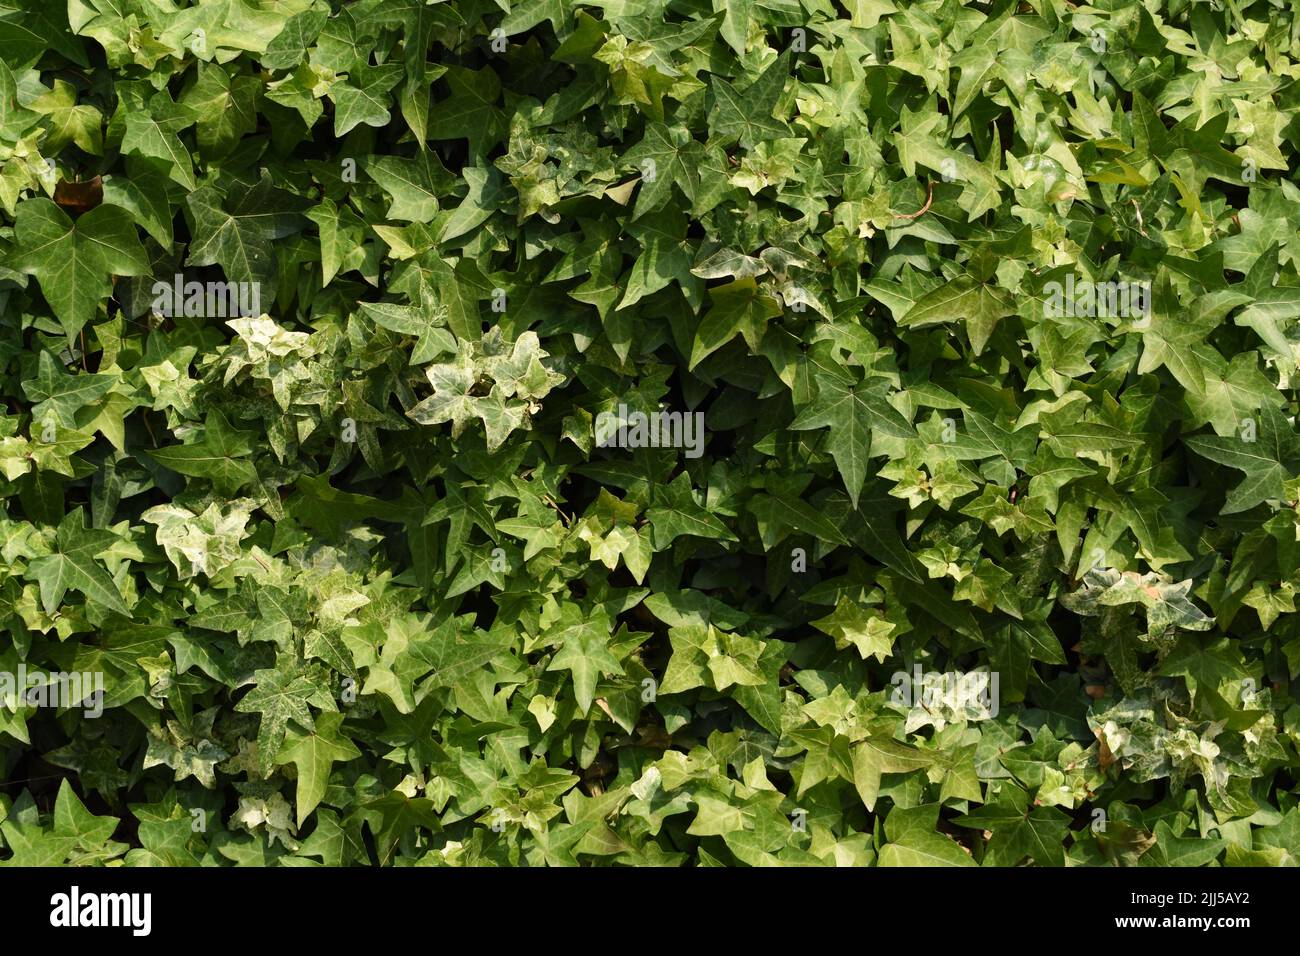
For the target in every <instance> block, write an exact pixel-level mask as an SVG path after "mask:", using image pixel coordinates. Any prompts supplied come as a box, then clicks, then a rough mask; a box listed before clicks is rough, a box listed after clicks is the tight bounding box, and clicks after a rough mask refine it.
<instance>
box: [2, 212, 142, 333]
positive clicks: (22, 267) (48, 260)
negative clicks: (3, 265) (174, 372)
mask: <svg viewBox="0 0 1300 956" xmlns="http://www.w3.org/2000/svg"><path fill="white" fill-rule="evenodd" d="M14 234H15V237H16V238H17V250H18V255H17V256H16V257H15V258H14V259H13V260H12V266H13V268H15V269H18V270H19V271H21V272H25V273H27V274H28V275H34V276H36V279H37V281H38V282H39V283H40V285H41V293H42V294H43V295H44V296H45V299H46V301H47V302H49V303H50V308H51V309H53V310H54V314H55V316H57V317H58V319H59V322H60V324H61V325H62V326H63V330H64V332H66V333H67V335H68V338H69V339H72V338H74V337H75V336H76V335H77V333H78V332H80V331H81V328H82V326H84V325H85V324H86V323H87V322H89V321H90V320H91V319H92V318H94V316H95V311H96V308H97V306H98V305H99V303H100V302H102V301H103V300H104V299H106V298H108V296H109V295H111V294H112V289H113V286H112V282H111V281H110V278H111V277H112V276H138V275H145V274H147V273H148V271H149V264H148V260H147V259H146V258H145V254H144V249H143V248H142V247H141V245H140V240H139V239H138V238H137V237H136V232H135V229H134V227H133V226H132V225H131V219H130V217H129V216H128V215H127V213H126V211H125V210H123V209H119V208H118V207H116V206H110V205H101V206H96V207H95V208H94V209H92V210H90V212H88V213H86V214H85V215H84V216H82V217H81V218H80V219H78V220H77V222H75V223H74V222H73V221H72V220H71V219H69V218H68V216H67V214H66V213H65V212H64V211H63V210H62V209H60V208H59V207H58V206H56V205H55V204H54V203H52V202H50V200H48V199H43V198H36V199H28V200H27V201H26V202H23V203H20V204H19V206H18V211H17V214H16V216H15V219H14Z"/></svg>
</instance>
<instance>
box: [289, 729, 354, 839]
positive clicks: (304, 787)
mask: <svg viewBox="0 0 1300 956" xmlns="http://www.w3.org/2000/svg"><path fill="white" fill-rule="evenodd" d="M342 723H343V715H342V714H321V715H320V717H318V718H317V719H316V729H315V730H314V731H313V732H312V733H300V732H298V731H297V730H292V729H291V730H289V731H288V733H287V735H286V739H285V742H284V744H283V745H282V746H281V748H280V753H279V755H278V756H277V757H276V758H275V762H276V763H277V764H288V763H291V764H293V765H294V767H295V768H296V769H297V771H298V798H297V800H296V806H297V808H298V826H302V825H303V824H304V823H305V822H306V821H307V818H308V817H309V816H311V813H312V811H313V810H315V809H316V807H317V806H319V805H320V802H321V800H322V799H324V797H325V791H326V789H328V787H329V779H330V769H331V768H332V767H333V765H334V763H335V762H336V761H347V760H355V759H356V758H357V757H360V756H361V751H360V750H358V749H357V748H356V746H355V745H354V744H353V743H352V741H351V740H348V739H347V738H346V737H340V736H339V726H340V725H341V724H342Z"/></svg>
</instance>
